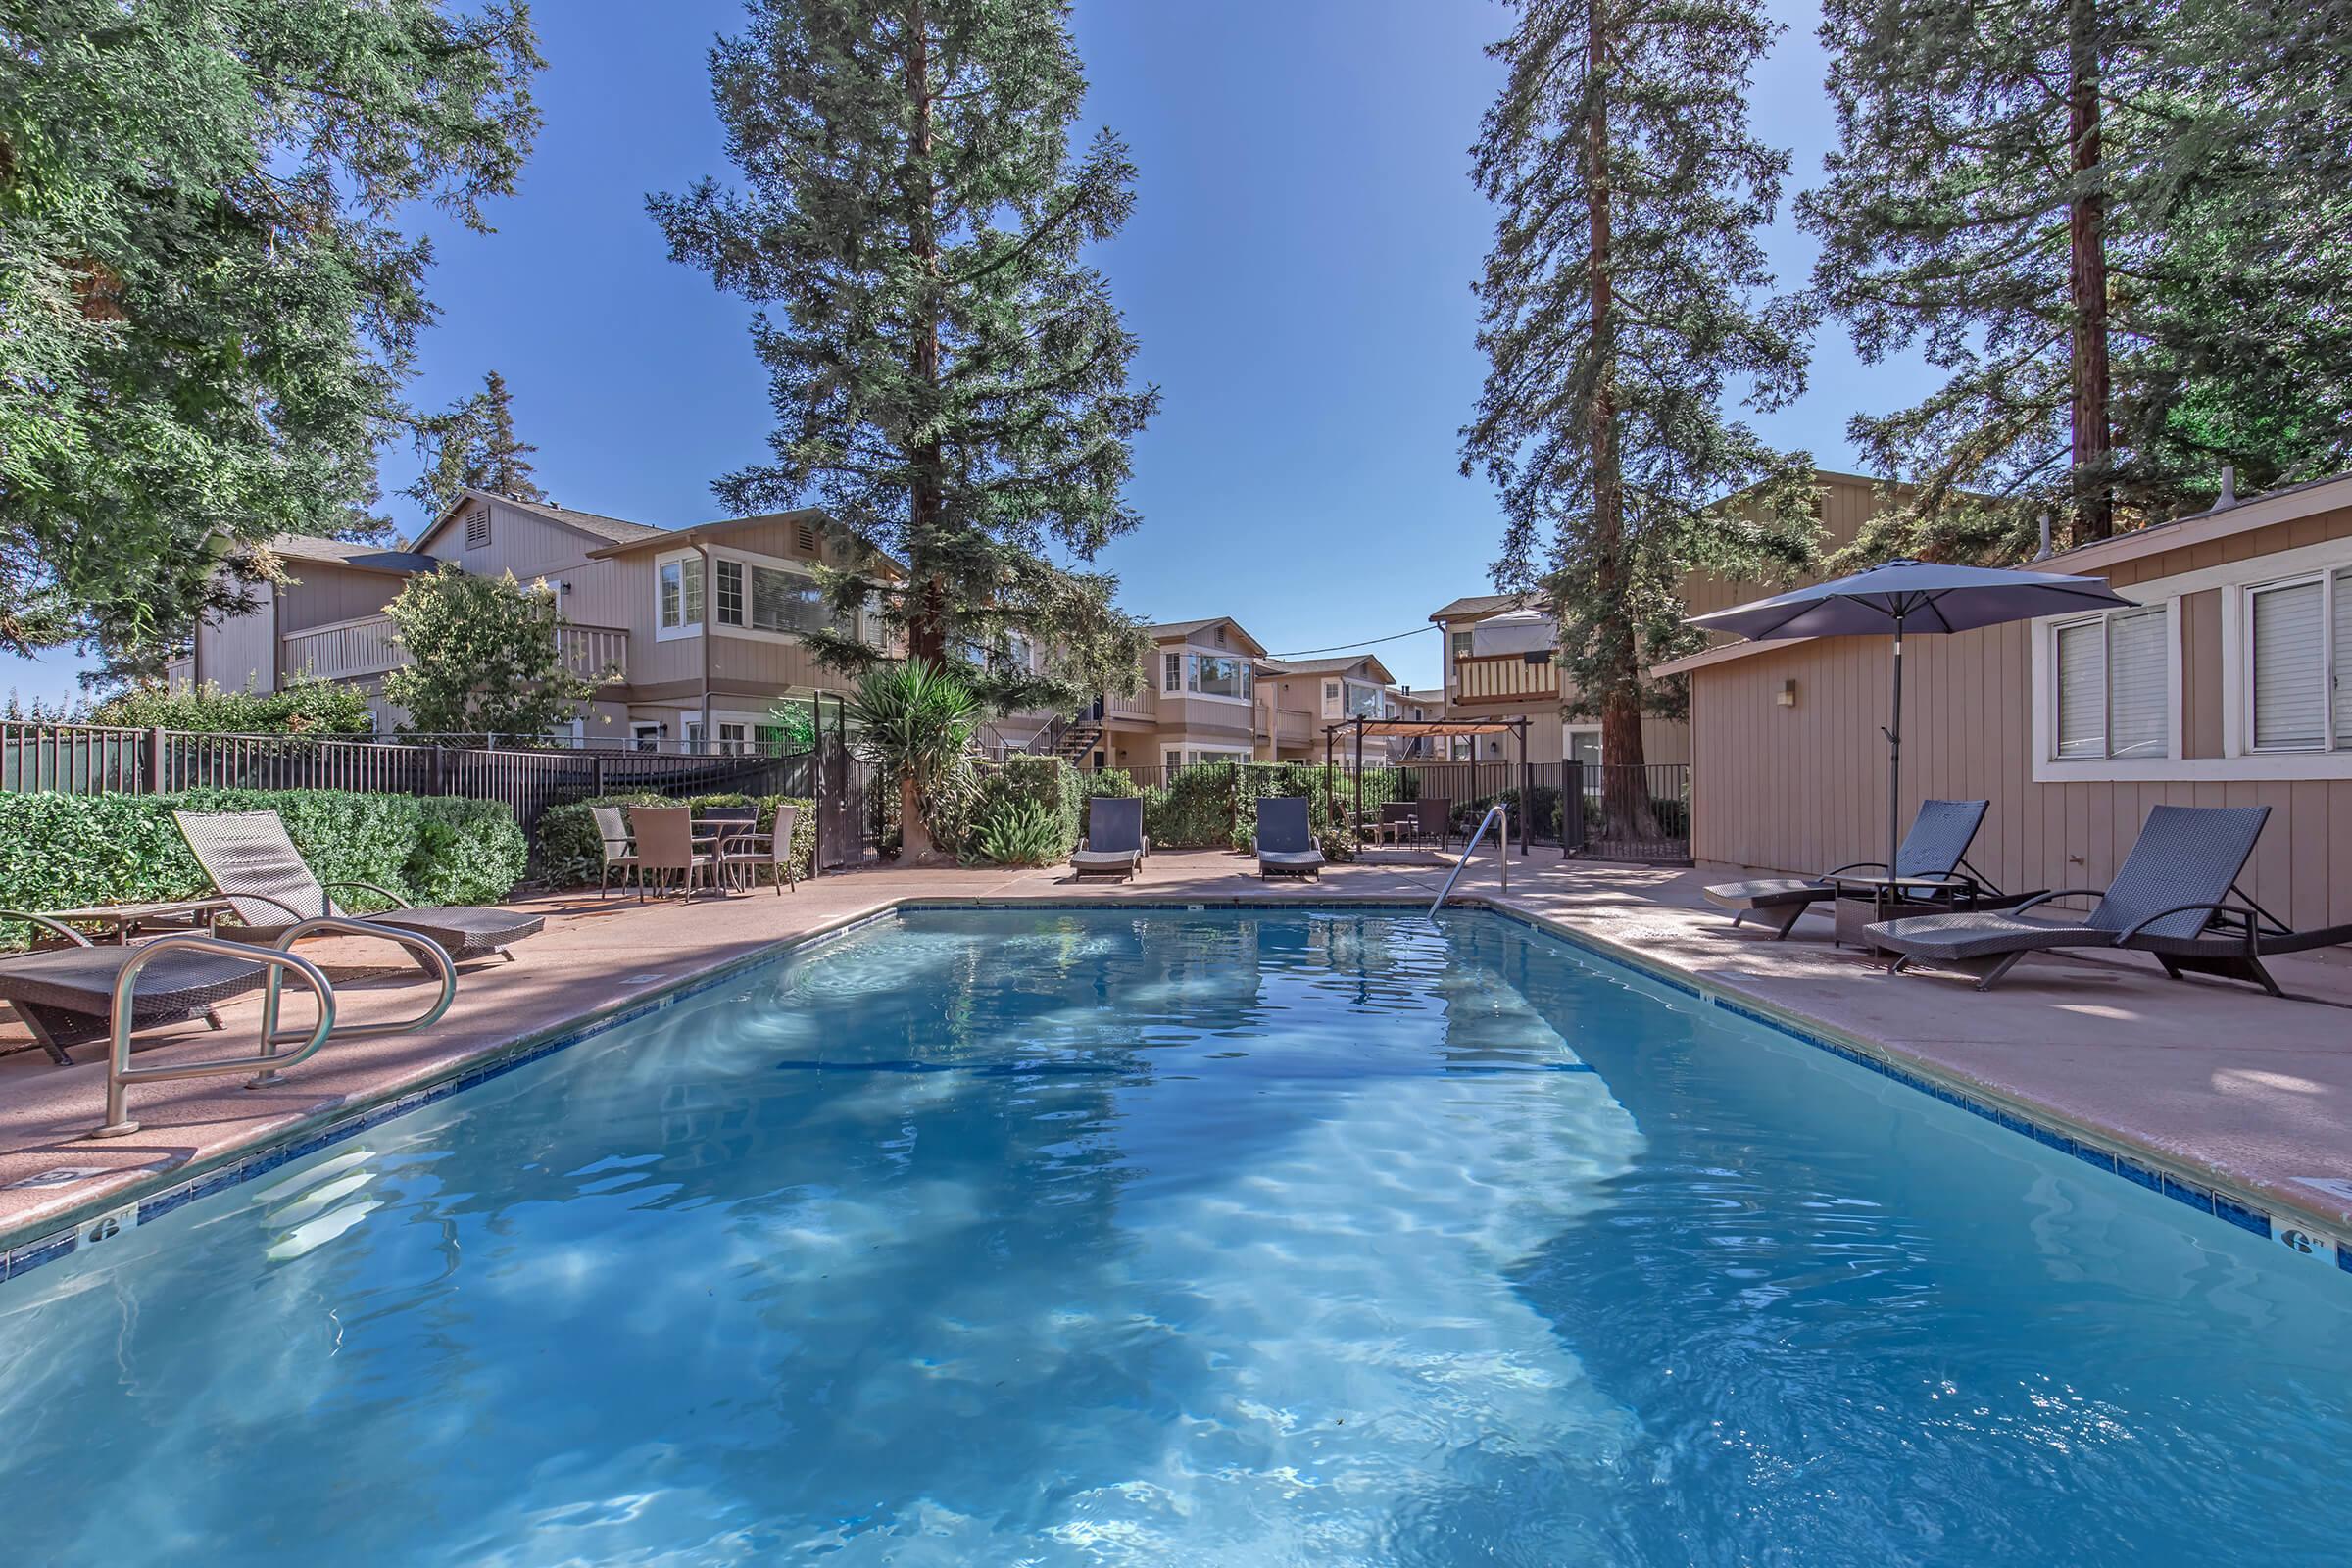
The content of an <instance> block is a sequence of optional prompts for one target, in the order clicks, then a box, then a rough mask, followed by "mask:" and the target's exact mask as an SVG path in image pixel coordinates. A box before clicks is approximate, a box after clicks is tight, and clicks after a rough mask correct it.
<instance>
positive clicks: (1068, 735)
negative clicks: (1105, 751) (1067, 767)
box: [1054, 718, 1103, 764]
mask: <svg viewBox="0 0 2352 1568" xmlns="http://www.w3.org/2000/svg"><path fill="white" fill-rule="evenodd" d="M1102 741H1103V725H1102V722H1101V721H1100V720H1098V719H1092V718H1074V719H1072V720H1070V722H1069V725H1068V727H1067V728H1065V729H1064V730H1062V732H1061V736H1060V738H1059V739H1058V740H1056V741H1055V742H1054V756H1056V757H1058V758H1060V759H1061V760H1063V761H1065V762H1069V763H1072V764H1082V763H1084V762H1085V761H1086V760H1087V759H1088V758H1090V757H1092V756H1094V754H1095V748H1096V747H1097V746H1099V745H1101V744H1102Z"/></svg>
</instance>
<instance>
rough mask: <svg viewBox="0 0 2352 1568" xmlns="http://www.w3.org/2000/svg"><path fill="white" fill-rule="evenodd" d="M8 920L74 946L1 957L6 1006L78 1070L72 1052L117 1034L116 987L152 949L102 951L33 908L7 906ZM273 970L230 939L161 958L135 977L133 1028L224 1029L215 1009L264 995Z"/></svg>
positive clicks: (1, 913)
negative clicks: (198, 1021) (191, 1024)
mask: <svg viewBox="0 0 2352 1568" xmlns="http://www.w3.org/2000/svg"><path fill="white" fill-rule="evenodd" d="M0 919H9V920H23V921H25V923H26V924H28V925H33V926H37V927H39V928H40V929H42V930H43V931H46V932H48V933H49V934H50V935H52V936H59V937H63V938H65V939H66V940H67V942H69V943H71V944H72V946H70V947H64V948H49V949H44V950H41V951H38V952H33V953H20V954H16V955H13V956H9V957H7V958H0V1002H6V1003H8V1004H9V1005H11V1006H13V1007H15V1008H16V1009H17V1016H18V1017H20V1018H22V1019H24V1020H25V1027H26V1028H28V1029H30V1030H31V1031H32V1037H33V1039H35V1040H37V1041H39V1042H40V1044H41V1048H42V1049H43V1050H44V1051H46V1052H48V1053H49V1057H50V1059H51V1060H52V1061H55V1062H56V1063H57V1064H58V1065H59V1066H61V1067H64V1066H70V1065H72V1063H73V1057H72V1056H71V1055H69V1054H67V1051H68V1048H69V1047H73V1046H78V1045H83V1044H86V1043H87V1042H89V1041H92V1040H104V1039H106V1038H107V1037H108V1035H109V1034H110V1033H111V1032H112V1024H113V1014H114V1002H115V983H116V982H117V981H118V980H120V979H121V978H122V976H123V970H124V969H125V968H127V967H129V965H130V961H131V960H132V959H133V958H134V957H137V956H139V955H141V954H143V953H145V952H146V949H145V948H144V947H137V948H134V947H127V946H125V947H103V948H102V947H98V946H95V945H94V944H92V943H91V941H90V940H89V939H88V938H87V937H85V936H83V935H82V934H81V933H80V932H78V931H75V930H73V928H72V927H71V926H68V925H65V924H63V923H61V922H59V921H57V920H53V919H51V918H50V917H49V916H47V915H45V914H40V913H36V912H33V911H30V910H24V909H0ZM208 940H210V939H208ZM269 973H270V972H269V968H268V966H267V965H266V964H264V963H262V962H261V961H259V960H257V959H256V958H254V957H253V956H251V955H250V954H248V953H246V952H244V951H243V950H242V948H241V947H239V946H238V945H236V944H233V943H228V942H221V941H218V940H213V941H212V945H211V946H210V947H208V948H203V949H193V948H183V949H177V950H173V951H167V952H163V953H158V954H156V955H155V956H152V957H150V958H149V959H148V960H147V961H146V962H145V963H143V964H142V965H140V968H139V971H138V973H137V974H136V976H135V977H134V980H133V985H132V991H131V1017H130V1030H131V1031H133V1032H135V1031H137V1030H141V1029H153V1028H157V1027H159V1026H161V1025H163V1024H170V1023H184V1022H186V1021H187V1020H188V1019H190V1018H202V1019H204V1021H205V1022H207V1023H209V1024H211V1025H212V1026H213V1027H214V1028H215V1029H218V1028H220V1027H221V1017H220V1014H218V1013H216V1012H215V1011H214V1010H213V1005H214V1004H216V1003H221V1002H226V1001H228V1000H229V999H230V998H231V997H241V996H243V995H244V994H245V993H246V992H248V991H259V990H260V989H261V988H262V984H263V982H264V981H266V980H267V979H268V978H269Z"/></svg>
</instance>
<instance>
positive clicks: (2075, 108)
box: [2066, 0, 2115, 539]
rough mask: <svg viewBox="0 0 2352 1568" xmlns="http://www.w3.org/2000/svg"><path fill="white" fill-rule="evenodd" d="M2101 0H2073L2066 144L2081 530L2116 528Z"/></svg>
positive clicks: (2087, 534) (2102, 533)
mask: <svg viewBox="0 0 2352 1568" xmlns="http://www.w3.org/2000/svg"><path fill="white" fill-rule="evenodd" d="M2097 29H2098V0H2068V6H2067V42H2068V54H2069V61H2068V73H2067V93H2066V120H2067V125H2066V131H2067V143H2068V146H2069V148H2070V149H2071V151H2072V153H2073V158H2072V165H2073V169H2074V175H2075V186H2076V188H2075V191H2074V194H2073V197H2072V199H2071V200H2070V201H2069V203H2068V205H2067V225H2066V226H2067V241H2068V249H2069V253H2070V265H2069V268H2068V285H2069V288H2070V291H2071V293H2072V296H2073V305H2074V363H2073V375H2074V410H2073V413H2074V474H2075V479H2074V490H2075V516H2076V519H2077V528H2078V530H2079V533H2080V536H2081V537H2082V538H2083V539H2104V538H2106V537H2107V536H2108V535H2109V534H2112V533H2113V532H2114V531H2115V487H2114V485H2113V483H2112V482H2111V481H2110V480H2109V478H2108V473H2107V469H2108V465H2109V464H2110V463H2112V462H2113V461H2114V445H2115V443H2114V437H2113V433H2112V431H2111V429H2110V426H2109V413H2108V390H2109V374H2108V368H2107V234H2106V226H2107V200H2106V198H2105V197H2104V196H2103V195H2101V194H2099V193H2098V192H2097V191H2095V190H2092V189H2090V188H2089V178H2090V173H2091V171H2093V170H2095V169H2096V168H2097V167H2098V163H2099V156H2100V148H2099V139H2100V137H2099V132H2100V123H2099V44H2098V31H2097Z"/></svg>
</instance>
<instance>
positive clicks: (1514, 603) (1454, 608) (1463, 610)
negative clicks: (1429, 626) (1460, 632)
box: [1429, 594, 1528, 620]
mask: <svg viewBox="0 0 2352 1568" xmlns="http://www.w3.org/2000/svg"><path fill="white" fill-rule="evenodd" d="M1527 603H1528V595H1526V594H1471V595H1468V596H1467V597H1465V598H1461V599H1456V600H1454V601H1453V602H1452V603H1451V604H1448V605H1441V606H1439V607H1438V608H1437V609H1436V610H1433V611H1431V612H1430V613H1429V618H1430V619H1432V620H1458V619H1460V618H1461V617H1462V616H1464V615H1493V614H1497V613H1501V612H1502V611H1505V610H1518V609H1521V608H1523V607H1525V606H1526V604H1527Z"/></svg>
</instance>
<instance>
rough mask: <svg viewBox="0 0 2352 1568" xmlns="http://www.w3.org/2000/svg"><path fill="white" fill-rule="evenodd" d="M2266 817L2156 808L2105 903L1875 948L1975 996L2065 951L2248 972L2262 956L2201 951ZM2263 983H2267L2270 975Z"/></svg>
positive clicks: (2017, 912)
mask: <svg viewBox="0 0 2352 1568" xmlns="http://www.w3.org/2000/svg"><path fill="white" fill-rule="evenodd" d="M2270 814H2271V809H2270V808H2269V807H2267V806H2230V807H2221V806H2159V807H2157V808H2155V809H2153V810H2151V811H2150V812H2148V819H2147V821H2146V822H2145V823H2143V824H2142V825H2141V827H2140V830H2139V838H2138V840H2137V841H2136V842H2135V843H2133V844H2132V846H2131V854H2130V855H2129V856H2127V857H2125V858H2124V864H2123V869H2121V870H2119V871H2117V872H2116V874H2115V881H2114V882H2113V883H2112V884H2111V885H2109V887H2108V888H2107V890H2106V891H2105V893H2103V894H2100V893H2099V891H2098V890H2097V889H2095V888H2061V889H2059V890H2057V891H2056V892H2054V893H2041V894H2036V895H2034V897H2033V898H2031V899H2028V900H2026V901H2025V902H2024V903H2023V904H2020V905H2018V906H2016V907H2014V908H2011V909H2008V910H2004V911H2002V912H1999V913H1991V912H1985V911H1977V912H1971V913H1960V914H1923V915H1914V916H1912V917H1911V918H1909V919H1904V920H1887V921H1882V922H1881V923H1879V924H1877V925H1874V926H1871V927H1869V928H1868V930H1869V933H1870V936H1871V939H1872V940H1873V941H1874V942H1875V943H1876V944H1877V945H1878V946H1879V947H1881V948H1884V949H1886V950H1887V951H1889V952H1892V953H1894V954H1895V955H1897V956H1896V957H1895V960H1894V962H1893V963H1892V964H1891V965H1890V966H1889V971H1890V972H1893V973H1900V972H1901V971H1902V970H1904V969H1906V968H1909V967H1910V966H1911V965H1913V964H1914V963H1934V964H1938V965H1942V966H1945V967H1951V968H1957V969H1960V970H1962V971H1964V972H1966V973H1969V974H1973V975H1975V976H1977V989H1978V990H1979V991H1984V990H1987V989H1989V988H1990V987H1991V986H1992V985H1993V984H1994V983H1995V982H1996V981H1998V980H1999V979H2000V978H2001V976H2003V975H2005V974H2007V973H2008V972H2009V971H2010V970H2011V969H2012V968H2014V967H2015V966H2016V964H2017V961H2018V960H2019V959H2020V958H2023V957H2024V956H2026V955H2027V954H2029V953H2047V952H2053V951H2056V950H2058V949H2062V948H2136V949H2139V950H2141V951H2143V952H2149V953H2155V954H2157V955H2158V956H2159V957H2160V958H2164V959H2169V960H2170V961H2168V962H2166V964H2165V967H2166V969H2167V971H2168V972H2176V973H2177V971H2176V970H2175V968H2174V966H2175V965H2176V964H2182V959H2183V957H2185V958H2187V959H2188V960H2190V964H2194V965H2195V966H2197V967H2208V966H2209V963H2208V960H2210V961H2212V962H2219V961H2221V960H2222V959H2224V958H2225V957H2227V958H2228V960H2229V962H2230V963H2231V964H2233V965H2237V966H2243V965H2245V964H2248V963H2254V962H2255V959H2256V958H2258V957H2259V956H2260V953H2259V951H2258V952H2256V953H2255V954H2253V955H2248V954H2246V953H2245V952H2244V949H2243V947H2242V945H2238V946H2237V947H2236V950H2235V951H2233V952H2230V953H2229V954H2227V955H2225V954H2224V953H2223V952H2222V951H2221V948H2222V946H2223V945H2224V944H2223V943H2222V942H2221V941H2220V940H2215V941H2213V943H2212V945H2211V946H2200V945H2199V944H2200V942H2201V941H2204V940H2206V939H2204V936H2203V934H2204V933H2205V932H2206V931H2207V929H2208V928H2209V927H2210V926H2211V925H2212V923H2213V922H2214V921H2215V919H2216V918H2218V917H2224V916H2227V915H2228V914H2229V913H2231V912H2232V907H2230V906H2229V905H2227V904H2226V903H2225V902H2224V901H2225V900H2226V899H2227V898H2228V897H2229V894H2230V893H2231V892H2232V891H2233V890H2234V888H2235V886H2236V883H2237V875H2238V873H2239V872H2240V871H2242V870H2244V869H2245V864H2246V860H2247V858H2248V857H2250V856H2252V855H2253V853H2254V841H2255V840H2256V839H2258V838H2260V837H2261V836H2262V825H2263V823H2264V822H2265V821H2266V820H2267V819H2268V818H2269V816H2270ZM2093 894H2098V899H2099V902H2098V904H2097V906H2096V907H2093V908H2092V909H2091V911H2090V913H2089V914H2087V915H2085V916H2083V917H2082V919H2081V920H2080V921H2077V922H2074V923H2071V924H2059V923H2055V922H2050V921H2042V920H2028V919H2024V918H2021V915H2022V914H2023V911H2025V910H2026V909H2029V908H2032V907H2034V906H2035V905H2038V904H2042V903H2046V902H2047V901H2049V900H2051V899H2062V898H2066V897H2068V896H2070V895H2075V896H2082V897H2088V896H2090V895H2093ZM2241 897H2242V895H2241ZM2345 934H2346V935H2352V932H2348V933H2345ZM2316 935H2325V933H2320V934H2316ZM2274 940H2277V939H2276V937H2274ZM2309 945H2310V946H2319V945H2321V944H2320V942H2318V941H2311V942H2310V943H2309ZM2272 951H2274V952H2282V951H2292V950H2288V949H2278V948H2274V949H2273V950H2272ZM2182 966H2183V967H2187V966H2190V965H2189V964H2182ZM2255 967H2256V968H2257V969H2259V967H2260V966H2259V964H2258V963H2256V964H2255ZM2249 977H2251V976H2249ZM2261 978H2262V979H2263V980H2264V982H2265V983H2266V984H2267V983H2268V976H2267V975H2265V976H2262V977H2261ZM2272 989H2273V990H2276V989H2277V988H2276V987H2275V986H2274V987H2272Z"/></svg>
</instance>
